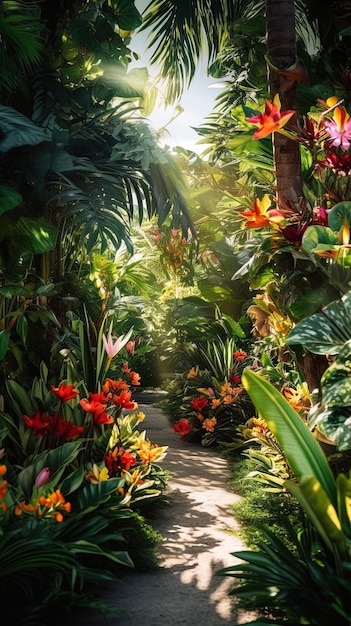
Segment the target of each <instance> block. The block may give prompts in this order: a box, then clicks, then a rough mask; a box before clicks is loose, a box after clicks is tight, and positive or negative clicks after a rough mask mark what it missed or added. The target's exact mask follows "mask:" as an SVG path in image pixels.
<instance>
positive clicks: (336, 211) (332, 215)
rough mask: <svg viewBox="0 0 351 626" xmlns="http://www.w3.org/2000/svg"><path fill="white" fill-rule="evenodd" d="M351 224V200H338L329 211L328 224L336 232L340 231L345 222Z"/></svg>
mask: <svg viewBox="0 0 351 626" xmlns="http://www.w3.org/2000/svg"><path fill="white" fill-rule="evenodd" d="M345 222H346V224H348V225H349V226H351V202H348V201H345V202H338V204H335V205H334V206H333V208H332V209H331V210H330V211H329V214H328V225H329V228H331V229H332V230H334V231H335V232H339V230H340V228H342V227H343V226H344V224H345Z"/></svg>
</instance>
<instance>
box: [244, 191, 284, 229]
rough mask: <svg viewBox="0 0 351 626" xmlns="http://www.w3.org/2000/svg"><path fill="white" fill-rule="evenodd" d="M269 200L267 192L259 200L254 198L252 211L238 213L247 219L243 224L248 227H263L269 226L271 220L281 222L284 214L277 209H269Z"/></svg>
mask: <svg viewBox="0 0 351 626" xmlns="http://www.w3.org/2000/svg"><path fill="white" fill-rule="evenodd" d="M270 206H271V200H270V197H269V195H268V194H265V195H264V196H263V198H262V200H260V199H259V198H256V200H255V204H254V206H253V209H252V211H244V212H241V213H240V215H242V217H245V218H246V219H247V222H245V226H247V227H248V228H263V227H264V226H269V225H270V223H271V222H281V221H282V220H283V219H284V214H283V213H282V212H281V211H278V210H277V209H270V208H269V207H270Z"/></svg>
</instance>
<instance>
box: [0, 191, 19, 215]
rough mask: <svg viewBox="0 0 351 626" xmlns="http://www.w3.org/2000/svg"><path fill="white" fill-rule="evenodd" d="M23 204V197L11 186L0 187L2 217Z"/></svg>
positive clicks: (0, 212) (0, 211)
mask: <svg viewBox="0 0 351 626" xmlns="http://www.w3.org/2000/svg"><path fill="white" fill-rule="evenodd" d="M21 202H22V196H21V194H20V193H18V191H16V190H15V189H13V187H10V186H9V185H0V215H2V213H5V212H6V211H10V210H11V209H13V208H14V207H16V206H18V205H19V204H21Z"/></svg>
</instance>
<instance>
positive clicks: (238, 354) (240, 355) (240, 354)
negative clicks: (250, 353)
mask: <svg viewBox="0 0 351 626" xmlns="http://www.w3.org/2000/svg"><path fill="white" fill-rule="evenodd" d="M233 357H234V359H235V360H236V361H244V360H245V359H246V357H247V354H246V352H244V350H237V351H236V352H234V354H233Z"/></svg>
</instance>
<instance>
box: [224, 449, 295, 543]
mask: <svg viewBox="0 0 351 626" xmlns="http://www.w3.org/2000/svg"><path fill="white" fill-rule="evenodd" d="M230 467H231V479H230V485H231V488H232V489H233V491H234V492H235V493H237V494H238V495H240V496H241V499H240V500H239V502H236V503H234V504H233V505H232V510H233V513H234V517H235V519H236V520H237V522H238V523H239V524H240V526H241V528H240V530H239V531H237V535H238V536H239V537H240V539H241V540H242V541H243V542H244V543H245V545H246V546H247V547H248V548H250V549H254V548H255V547H256V546H257V544H258V543H259V542H260V541H264V536H263V534H262V529H263V528H269V529H270V530H271V531H272V532H274V533H275V535H276V536H278V537H279V538H280V539H282V540H283V541H284V542H285V545H286V546H287V547H289V548H290V549H291V550H293V549H294V545H293V544H291V542H290V539H289V533H288V530H287V520H288V522H290V524H292V525H293V527H294V528H295V530H297V529H298V528H299V527H301V523H302V512H301V508H300V506H299V504H298V502H297V501H296V500H294V498H293V497H292V496H291V495H290V494H289V493H287V492H285V491H284V492H281V493H280V492H279V493H272V492H270V491H267V490H266V489H265V487H264V485H262V484H261V483H259V482H257V481H255V480H254V479H253V478H248V477H247V475H248V473H249V472H250V471H251V470H252V465H251V464H249V462H248V460H247V459H245V458H243V457H238V458H236V459H234V460H233V459H232V460H231V461H230Z"/></svg>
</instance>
